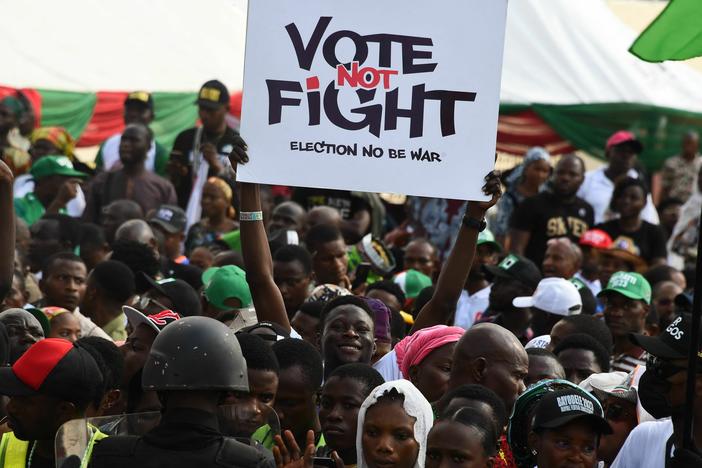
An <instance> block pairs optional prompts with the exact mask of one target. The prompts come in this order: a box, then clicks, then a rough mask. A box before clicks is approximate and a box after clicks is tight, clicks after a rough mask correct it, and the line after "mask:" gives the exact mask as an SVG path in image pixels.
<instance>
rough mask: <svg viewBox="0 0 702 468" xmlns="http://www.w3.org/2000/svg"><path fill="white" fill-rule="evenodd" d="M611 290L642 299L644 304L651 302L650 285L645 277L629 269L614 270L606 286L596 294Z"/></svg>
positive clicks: (601, 294)
mask: <svg viewBox="0 0 702 468" xmlns="http://www.w3.org/2000/svg"><path fill="white" fill-rule="evenodd" d="M613 292H615V293H618V294H621V295H622V296H624V297H628V298H629V299H634V300H636V301H644V302H645V303H646V304H650V303H651V285H650V284H648V281H646V278H644V277H643V276H641V275H640V274H638V273H633V272H630V271H618V272H616V273H615V274H613V275H612V277H611V278H610V279H609V283H607V287H606V288H604V289H603V290H602V291H600V293H599V294H598V295H597V296H598V297H600V296H604V295H607V294H609V293H613Z"/></svg>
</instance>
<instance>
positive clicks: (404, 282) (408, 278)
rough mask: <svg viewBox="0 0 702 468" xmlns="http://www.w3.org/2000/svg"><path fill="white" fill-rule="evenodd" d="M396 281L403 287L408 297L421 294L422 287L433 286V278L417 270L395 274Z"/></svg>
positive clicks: (412, 297) (411, 297)
mask: <svg viewBox="0 0 702 468" xmlns="http://www.w3.org/2000/svg"><path fill="white" fill-rule="evenodd" d="M394 281H395V283H396V284H397V285H398V286H400V288H402V291H403V292H404V293H405V296H406V297H407V299H414V298H416V297H417V296H419V293H420V292H422V289H424V288H428V287H429V286H431V284H432V283H431V278H429V277H428V276H427V275H425V274H424V273H422V272H420V271H417V270H412V269H409V270H406V271H403V272H400V273H398V274H397V275H395V279H394Z"/></svg>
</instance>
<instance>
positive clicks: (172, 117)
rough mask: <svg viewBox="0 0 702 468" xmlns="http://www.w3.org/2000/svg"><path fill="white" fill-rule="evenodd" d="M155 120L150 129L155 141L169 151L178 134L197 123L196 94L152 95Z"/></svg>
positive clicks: (158, 93)
mask: <svg viewBox="0 0 702 468" xmlns="http://www.w3.org/2000/svg"><path fill="white" fill-rule="evenodd" d="M153 97H154V109H155V111H156V118H155V119H154V121H153V122H152V123H151V128H152V129H153V131H154V134H155V135H156V139H157V140H158V142H159V143H161V144H162V145H163V146H164V147H166V149H168V150H169V151H170V150H171V148H172V147H173V142H174V141H175V139H176V137H177V136H178V133H180V132H182V131H183V130H185V129H187V128H190V127H193V126H194V125H195V122H196V121H197V118H198V116H197V106H196V105H195V99H196V98H197V93H160V92H157V93H153Z"/></svg>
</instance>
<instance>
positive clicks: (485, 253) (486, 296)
mask: <svg viewBox="0 0 702 468" xmlns="http://www.w3.org/2000/svg"><path fill="white" fill-rule="evenodd" d="M501 251H502V247H501V246H500V244H499V243H497V242H496V241H495V236H493V235H492V233H491V232H490V231H489V230H487V229H485V230H484V231H481V232H480V233H479V234H478V241H477V242H476V248H475V258H474V259H473V264H472V265H471V267H470V271H469V272H468V279H467V280H466V283H465V286H464V287H463V291H461V297H460V298H459V299H458V304H457V305H456V316H455V319H454V322H453V324H454V325H455V326H457V327H462V328H465V329H466V330H467V329H469V328H470V327H472V326H473V324H474V323H476V322H478V321H480V319H481V318H482V316H483V314H484V313H485V311H486V310H487V308H488V305H489V303H490V291H491V289H492V283H490V282H489V281H488V279H487V276H486V274H485V267H487V266H495V265H497V262H498V254H499V253H500V252H501Z"/></svg>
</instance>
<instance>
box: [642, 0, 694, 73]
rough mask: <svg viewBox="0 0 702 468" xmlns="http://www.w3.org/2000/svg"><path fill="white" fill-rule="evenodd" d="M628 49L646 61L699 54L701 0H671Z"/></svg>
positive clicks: (681, 58) (683, 57)
mask: <svg viewBox="0 0 702 468" xmlns="http://www.w3.org/2000/svg"><path fill="white" fill-rule="evenodd" d="M629 52H631V53H632V54H634V55H636V56H637V57H639V58H640V59H641V60H645V61H647V62H662V61H664V60H686V59H689V58H693V57H700V56H702V0H671V1H670V3H668V6H667V7H665V10H663V12H662V13H661V14H660V15H658V17H657V18H656V19H654V20H653V22H652V23H651V24H649V25H648V27H647V28H646V29H645V30H644V32H642V33H641V35H640V36H639V37H638V38H637V39H636V40H635V41H634V44H633V45H632V46H631V48H630V49H629Z"/></svg>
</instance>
